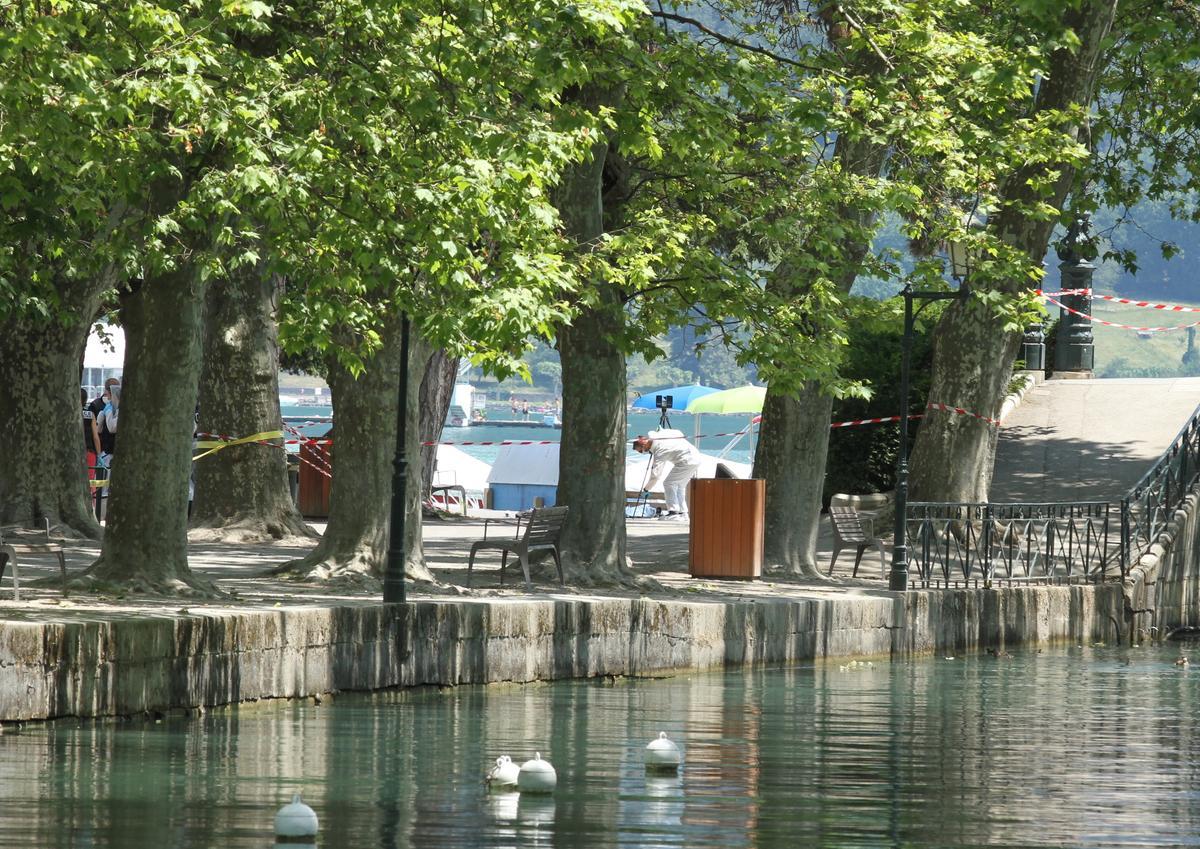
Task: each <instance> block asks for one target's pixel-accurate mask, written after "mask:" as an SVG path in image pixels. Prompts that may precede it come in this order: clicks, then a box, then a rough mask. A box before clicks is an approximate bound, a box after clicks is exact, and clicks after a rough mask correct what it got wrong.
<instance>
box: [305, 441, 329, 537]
mask: <svg viewBox="0 0 1200 849" xmlns="http://www.w3.org/2000/svg"><path fill="white" fill-rule="evenodd" d="M332 442H333V440H332V439H324V438H322V439H321V440H314V441H308V440H306V441H304V442H302V443H300V480H299V484H300V498H299V501H300V504H299V508H300V515H301V516H303V517H304V518H306V519H324V518H326V517H328V516H329V490H330V487H331V485H332V479H331V478H330V477H329V472H330V470H331V469H332V467H333V445H332Z"/></svg>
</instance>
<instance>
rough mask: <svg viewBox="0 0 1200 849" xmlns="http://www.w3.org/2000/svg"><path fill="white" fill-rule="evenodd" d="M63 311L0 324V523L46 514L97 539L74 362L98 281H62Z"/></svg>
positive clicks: (26, 522)
mask: <svg viewBox="0 0 1200 849" xmlns="http://www.w3.org/2000/svg"><path fill="white" fill-rule="evenodd" d="M59 291H60V292H61V293H62V296H63V304H64V307H65V308H66V310H67V311H68V315H65V316H62V317H61V318H60V319H58V320H44V319H40V318H33V317H28V316H24V317H21V318H12V319H9V320H8V321H5V322H3V323H2V324H0V386H4V387H7V397H6V398H5V401H4V403H3V404H0V433H3V434H4V439H5V446H4V462H3V463H0V525H22V526H25V527H36V528H41V527H43V525H44V522H45V521H46V520H47V519H48V520H49V521H50V524H51V526H53V527H54V528H56V529H57V530H58V531H59V532H61V531H62V530H64V529H67V530H69V531H71V532H74V533H75V534H79V535H81V536H84V537H88V538H91V539H99V538H100V525H99V523H98V522H97V521H96V518H95V515H94V514H93V512H92V506H91V498H90V492H89V488H88V484H87V472H86V469H85V465H84V448H83V429H82V421H81V417H80V409H81V406H80V403H79V382H80V372H79V364H80V361H81V360H82V357H83V350H84V346H85V345H86V344H87V337H88V331H89V329H90V327H91V321H92V318H93V316H95V315H96V312H97V310H98V309H99V306H100V291H101V287H100V286H98V285H96V284H91V283H89V284H68V283H62V284H60V286H59Z"/></svg>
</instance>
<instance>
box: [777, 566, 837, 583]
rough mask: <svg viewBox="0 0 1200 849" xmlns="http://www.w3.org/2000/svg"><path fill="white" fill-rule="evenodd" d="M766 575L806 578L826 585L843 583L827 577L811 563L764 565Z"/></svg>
mask: <svg viewBox="0 0 1200 849" xmlns="http://www.w3.org/2000/svg"><path fill="white" fill-rule="evenodd" d="M763 574H764V575H773V576H774V575H783V576H785V577H789V578H805V579H807V580H810V581H819V582H821V583H825V584H831V585H835V584H839V583H841V581H840V580H839V579H837V578H835V577H833V576H832V575H827V574H825V573H824V572H822V571H821V569H820V567H819V566H816V565H814V564H811V563H804V562H798V563H773V562H764V563H763Z"/></svg>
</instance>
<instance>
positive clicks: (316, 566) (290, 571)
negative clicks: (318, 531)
mask: <svg viewBox="0 0 1200 849" xmlns="http://www.w3.org/2000/svg"><path fill="white" fill-rule="evenodd" d="M382 571H383V562H382V560H381V559H380V558H378V557H376V556H375V555H373V554H372V553H370V552H368V551H364V550H358V551H354V552H351V553H349V554H342V555H336V554H332V555H331V554H322V553H321V552H320V550H317V551H314V552H313V553H312V554H309V555H308V556H306V557H301V558H298V559H296V560H288V561H287V562H285V563H281V564H280V565H278V566H275V567H273V568H271V569H269V570H268V571H267V574H268V575H272V576H274V577H278V578H281V579H283V580H288V581H302V582H305V583H314V582H315V583H320V584H323V585H326V586H330V587H340V588H345V589H351V590H367V591H370V592H377V591H381V590H382V588H383V575H382ZM404 579H405V581H407V582H409V584H410V586H414V587H421V586H423V585H427V586H430V587H438V588H447V587H448V586H449V585H447V584H442V583H441V582H439V581H437V580H436V579H435V578H434V577H433V575H432V574H430V572H429V571H428V570H427V569H424V567H420V568H414V566H413V564H412V563H409V564H408V565H407V568H406V569H405V574H404Z"/></svg>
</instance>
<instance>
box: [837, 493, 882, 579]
mask: <svg viewBox="0 0 1200 849" xmlns="http://www.w3.org/2000/svg"><path fill="white" fill-rule="evenodd" d="M829 522H830V524H831V525H833V559H832V560H830V561H829V574H830V575H832V574H833V566H834V564H835V563H837V559H838V554H840V553H841V551H842V549H843V548H848V547H850V546H854V547H855V548H856V549H857V553H856V554H855V557H854V572H853V574H852V575H851V577H854V578H857V577H858V564H859V563H861V562H862V556H863V551H865V550H866V548H867V546H869V545H873V546H875V547H876V548H877V549H879V565H880V568H881V570H882V572H883V577H885V578H886V577H887V556H886V555H885V554H884V551H883V541H882V540H880V539H879V537H877V536H875V535H874V534H872V533H870V532H868V531H867V529H866V527H864V526H863V522H862V517H861V516H860V515H859V514H858V511H857V510H855V509H854V508H853V507H839V506H836V505H830V507H829Z"/></svg>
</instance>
